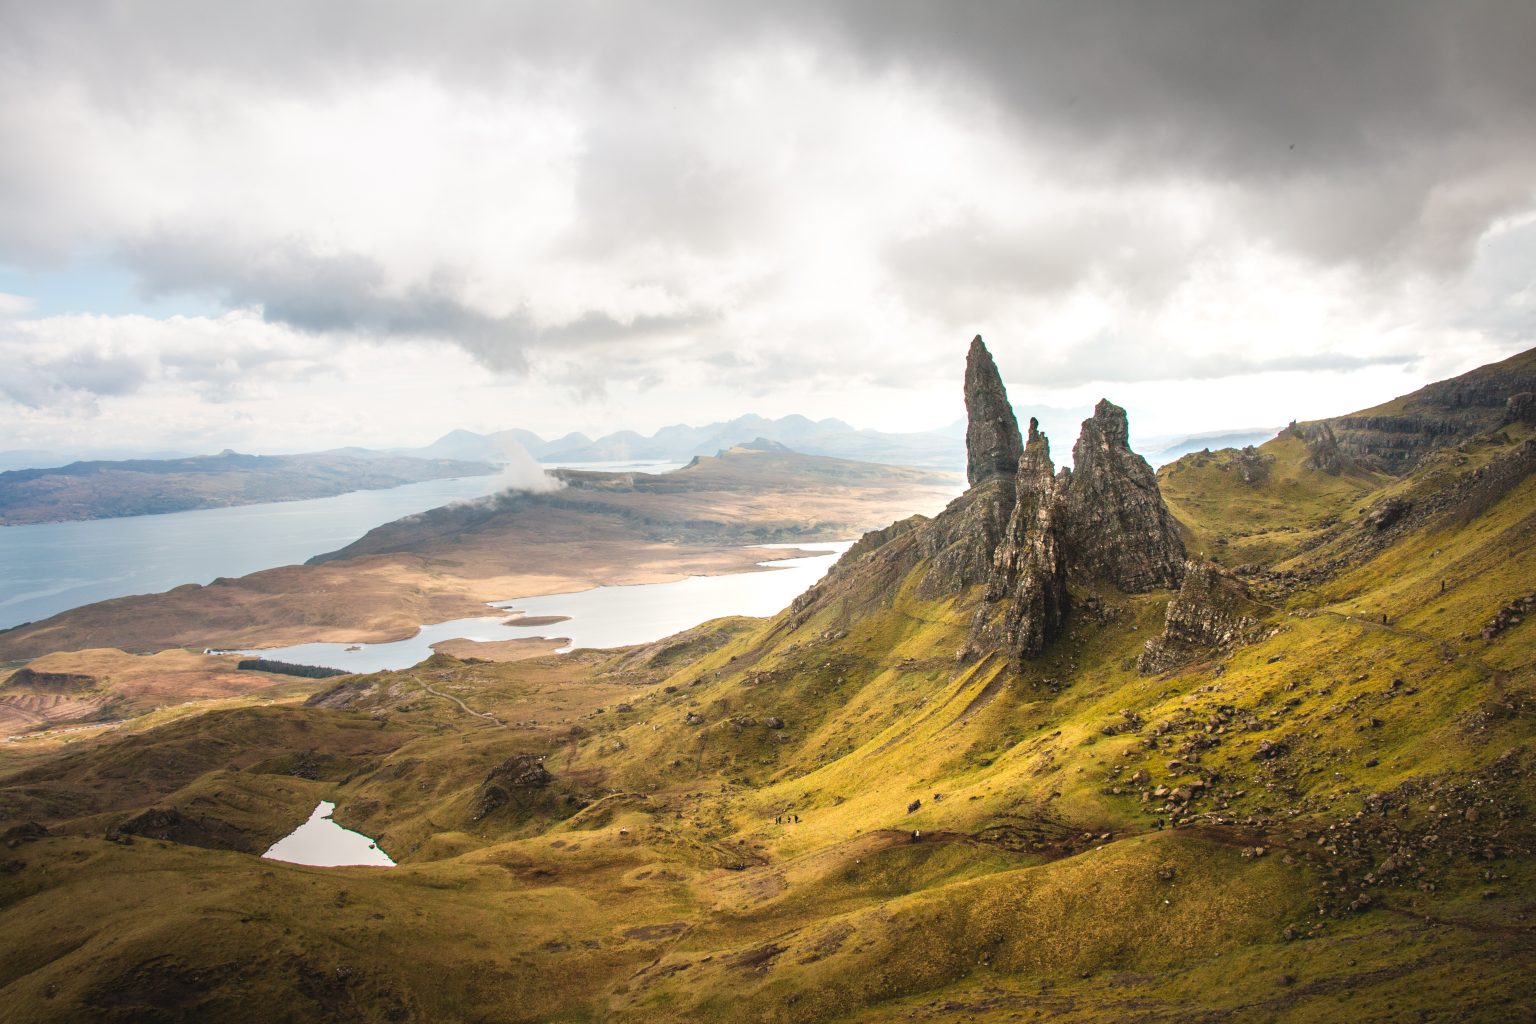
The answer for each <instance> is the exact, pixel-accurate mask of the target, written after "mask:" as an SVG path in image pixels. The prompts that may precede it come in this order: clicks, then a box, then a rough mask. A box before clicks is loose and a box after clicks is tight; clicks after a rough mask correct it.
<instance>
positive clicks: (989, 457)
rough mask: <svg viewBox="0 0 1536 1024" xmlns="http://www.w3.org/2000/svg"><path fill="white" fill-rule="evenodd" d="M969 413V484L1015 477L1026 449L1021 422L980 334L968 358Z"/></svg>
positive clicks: (966, 358) (966, 433) (967, 446)
mask: <svg viewBox="0 0 1536 1024" xmlns="http://www.w3.org/2000/svg"><path fill="white" fill-rule="evenodd" d="M965 412H966V417H967V421H968V422H967V425H966V428H965V456H966V458H965V478H966V482H967V483H969V484H970V485H971V486H972V487H975V486H976V485H977V484H979V483H981V482H982V481H983V480H986V479H987V478H988V477H992V476H998V475H1006V476H1012V475H1013V474H1014V472H1015V471H1016V470H1017V469H1018V466H1019V456H1020V455H1021V454H1022V453H1023V448H1024V445H1023V442H1022V441H1021V440H1020V438H1019V421H1018V420H1017V419H1016V418H1015V417H1014V415H1013V406H1011V405H1009V404H1008V392H1007V391H1006V390H1004V388H1003V379H1002V377H1001V376H999V375H998V372H997V364H996V363H994V362H993V361H992V353H990V352H988V351H987V346H986V345H985V344H983V343H982V340H981V335H979V334H978V335H976V338H975V339H974V340H973V341H972V342H971V350H970V352H969V353H968V354H967V355H966V357H965Z"/></svg>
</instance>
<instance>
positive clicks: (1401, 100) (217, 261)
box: [0, 0, 1536, 427]
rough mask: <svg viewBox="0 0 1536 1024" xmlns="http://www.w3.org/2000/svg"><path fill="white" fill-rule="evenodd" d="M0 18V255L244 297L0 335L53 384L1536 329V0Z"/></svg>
mask: <svg viewBox="0 0 1536 1024" xmlns="http://www.w3.org/2000/svg"><path fill="white" fill-rule="evenodd" d="M0 11H3V12H4V15H5V23H6V25H7V32H6V33H5V35H4V36H3V37H0V136H3V137H4V138H6V139H7V140H8V144H7V145H6V146H5V147H3V148H0V263H9V264H12V265H17V266H23V267H27V268H29V269H31V270H33V271H34V272H35V273H47V272H49V268H65V270H67V268H68V267H69V265H70V262H71V260H74V259H80V258H83V257H84V256H92V257H100V258H103V259H106V260H109V261H111V262H113V263H115V264H116V265H117V266H118V267H120V268H122V269H124V270H126V271H127V272H128V273H130V274H131V275H133V277H134V279H135V280H136V281H137V283H138V284H139V286H140V287H141V288H142V289H143V291H144V292H145V294H146V295H148V296H152V297H159V298H161V299H166V298H173V297H175V296H178V295H190V296H196V297H199V298H207V299H211V300H212V301H214V302H216V303H219V304H222V305H223V306H224V307H226V308H228V309H230V310H231V311H232V313H231V316H230V317H227V318H220V317H213V318H183V319H185V320H187V321H188V322H187V323H182V324H171V323H170V321H165V322H164V323H165V324H166V325H168V326H163V327H155V326H154V325H153V324H143V323H138V322H129V321H127V320H121V321H114V323H113V324H112V325H104V324H102V323H98V322H95V321H91V320H89V319H88V318H49V320H48V321H38V322H37V323H46V324H47V326H33V327H26V328H17V327H14V326H12V327H8V328H5V330H6V331H8V332H9V333H8V334H7V335H5V337H6V338H8V339H10V340H8V341H7V340H4V339H0V347H4V346H9V348H8V349H7V352H8V355H9V356H10V357H11V358H14V359H15V360H17V362H16V363H15V364H13V365H16V366H17V367H18V369H17V371H16V372H15V373H14V374H13V375H12V380H11V382H10V383H8V384H7V385H6V389H7V394H9V395H10V396H11V398H12V400H13V401H15V402H25V403H30V404H29V406H28V407H30V408H41V407H43V406H46V405H47V404H48V403H49V402H63V401H65V400H66V397H65V396H73V397H71V398H69V399H68V400H69V401H78V402H92V401H94V402H98V403H99V402H102V401H105V402H106V403H107V406H108V407H111V408H117V407H119V406H121V405H123V402H122V401H120V400H122V399H126V398H128V397H130V396H133V395H148V394H149V393H151V392H153V393H155V394H157V395H161V396H164V395H170V394H176V395H180V396H183V397H188V398H189V400H195V401H197V402H204V403H209V404H217V405H220V406H222V407H223V410H224V412H226V413H229V414H233V412H234V410H235V409H236V408H237V407H238V408H240V409H242V410H246V411H247V412H248V413H249V415H251V416H253V417H259V416H260V413H259V411H258V407H256V406H247V405H245V404H243V403H245V402H247V401H249V400H252V396H254V395H256V394H258V393H259V392H261V391H262V390H263V389H264V388H266V387H268V382H273V386H276V383H286V384H289V385H291V386H299V385H298V384H297V383H295V382H305V381H308V382H314V381H318V380H321V379H325V380H329V381H331V382H332V384H333V386H339V385H337V382H339V381H342V380H350V381H361V380H364V379H374V378H371V377H369V376H368V375H367V373H365V372H364V370H363V369H360V368H358V367H355V366H340V365H339V364H337V363H336V362H335V360H337V359H340V358H343V356H342V355H341V354H342V353H346V358H352V359H358V360H363V361H367V360H374V361H378V362H380V363H381V364H388V365H389V366H390V367H391V369H390V370H389V371H388V372H389V373H390V374H393V373H394V372H396V371H395V369H394V368H396V367H404V366H407V365H409V366H413V367H414V366H421V365H430V364H431V362H432V361H433V360H436V361H437V362H438V363H440V364H441V365H443V366H445V367H448V366H451V367H453V368H454V372H459V369H460V368H461V367H462V366H463V365H464V361H463V359H461V358H459V356H460V355H462V356H465V357H468V358H470V359H473V360H474V361H475V364H476V365H477V366H478V367H479V368H480V369H481V371H482V372H484V374H485V376H486V377H487V378H489V382H488V383H486V384H485V386H486V387H487V388H498V387H502V386H510V385H508V384H506V382H509V381H514V382H515V381H520V382H522V385H523V388H524V390H523V392H521V393H520V394H519V401H518V403H517V404H516V405H514V406H513V407H512V409H510V410H509V412H508V413H507V415H508V416H512V415H514V412H515V411H516V410H523V409H533V408H535V407H537V408H540V409H544V410H546V412H547V414H549V415H557V414H558V415H565V414H566V413H565V409H564V407H565V406H569V405H571V404H573V403H574V404H576V405H577V406H579V408H580V409H583V410H587V411H588V414H589V415H592V416H602V417H610V416H620V415H626V416H630V417H634V418H636V419H635V421H634V422H631V423H625V424H623V425H634V426H640V425H643V422H644V421H650V422H653V423H654V422H659V421H666V420H668V419H676V418H678V414H677V412H676V406H677V405H678V404H679V403H680V402H687V403H690V404H692V405H695V406H698V405H702V404H705V403H709V402H720V403H722V404H725V403H727V402H737V403H739V402H742V401H746V400H751V401H763V402H769V401H775V402H785V403H790V402H794V401H799V400H801V399H802V397H803V398H804V400H806V401H809V400H812V398H813V397H815V396H820V397H819V398H816V400H822V401H826V402H827V403H829V407H827V408H824V409H822V410H820V412H822V413H823V414H832V413H838V412H841V411H842V410H841V409H840V408H838V407H836V406H835V405H834V404H833V403H835V402H836V401H839V399H838V398H837V397H836V396H839V395H841V396H843V397H842V398H841V399H840V400H841V401H843V402H849V403H862V408H864V409H867V410H871V413H870V414H871V415H874V414H878V413H880V410H881V409H883V408H884V406H882V405H881V404H880V403H883V402H884V403H888V402H892V401H895V402H897V403H902V402H905V403H908V404H912V403H916V402H917V401H918V399H917V397H915V396H918V395H921V396H922V399H921V400H922V401H923V402H927V401H929V397H928V396H930V395H932V394H939V393H941V391H942V389H943V388H946V387H948V386H949V385H950V384H951V383H952V381H953V378H954V376H955V359H954V354H953V352H952V351H951V348H952V343H953V344H961V345H963V342H964V341H965V340H967V339H968V337H969V335H970V334H971V333H974V332H977V331H980V332H982V333H984V334H985V335H986V336H987V337H988V338H989V341H993V343H994V345H995V347H996V348H997V349H998V351H999V354H1000V358H1001V359H1002V360H1003V361H1004V363H1005V369H1007V370H1009V371H1010V373H1011V374H1013V375H1014V378H1016V379H1018V380H1020V381H1021V385H1020V386H1021V387H1025V388H1029V387H1033V388H1036V389H1040V390H1044V389H1049V388H1058V389H1071V388H1077V387H1086V386H1088V385H1090V384H1093V383H1094V382H1115V383H1120V382H1123V383H1126V384H1132V383H1137V382H1153V383H1155V382H1161V381H1168V380H1188V381H1221V380H1224V379H1237V378H1239V377H1243V378H1247V377H1251V376H1252V375H1255V374H1287V373H1296V374H1303V373H1312V374H1321V373H1326V372H1332V373H1345V372H1360V373H1368V372H1372V373H1373V372H1378V371H1379V372H1381V373H1388V372H1391V373H1397V372H1398V371H1400V370H1405V369H1406V370H1409V371H1412V372H1420V371H1422V372H1429V368H1430V367H1433V366H1440V365H1443V361H1442V362H1437V361H1436V360H1437V359H1439V358H1440V357H1439V356H1437V355H1436V346H1441V345H1444V344H1446V339H1447V338H1455V339H1457V341H1456V344H1457V345H1459V346H1461V348H1462V350H1463V351H1467V352H1470V351H1473V350H1477V351H1484V350H1488V346H1490V345H1491V346H1495V347H1497V346H1502V347H1503V348H1504V349H1505V350H1507V349H1509V348H1513V347H1516V346H1519V345H1521V344H1528V343H1529V341H1528V339H1529V337H1530V335H1531V332H1532V330H1533V324H1532V315H1531V308H1532V307H1531V300H1530V292H1529V287H1530V285H1529V272H1528V271H1529V265H1530V262H1529V258H1528V256H1529V247H1528V244H1527V243H1526V242H1524V241H1521V240H1520V238H1519V237H1516V236H1514V235H1509V234H1508V229H1507V227H1506V226H1507V225H1509V224H1521V223H1526V222H1527V221H1526V220H1525V219H1523V218H1529V216H1530V214H1531V211H1532V210H1536V190H1533V186H1532V182H1536V67H1533V62H1531V61H1530V60H1529V56H1528V54H1527V53H1526V52H1525V51H1526V48H1527V46H1526V41H1527V40H1528V39H1530V38H1531V37H1532V36H1533V35H1536V8H1532V7H1531V6H1530V5H1521V4H1499V3H1492V2H1480V0H1472V2H1469V3H1466V4H1457V5H1454V6H1451V5H1445V4H1440V3H1431V2H1427V0H1399V2H1392V3H1385V2H1378V0H1360V2H1357V3H1350V4H1346V5H1339V4H1322V3H1317V2H1312V0H1301V2H1296V0H1288V2H1284V3H1281V2H1232V0H1178V2H1175V0H1149V2H1146V3H1136V4H1123V3H1106V2H1098V0H1085V2H1082V3H1073V4H1059V3H1045V2H1034V0H1021V2H1016V3H974V4H966V5H964V6H963V7H962V8H956V7H954V6H953V5H949V6H945V5H936V4H931V3H927V2H919V0H844V2H838V3H811V2H808V0H806V2H801V0H791V2H787V3H782V4H773V5H766V4H748V3H716V2H702V0H699V2H692V0H676V2H670V3H658V4H645V5H639V4H629V3H619V2H589V3H573V4H563V5H549V4H535V3H522V2H491V0H483V2H481V0H465V2H464V3H461V4H457V5H455V16H454V17H452V18H446V17H443V16H442V15H441V13H440V12H435V11H432V10H428V9H426V8H424V7H423V6H422V5H420V4H417V3H411V2H405V0H398V2H385V0H376V2H368V3H363V2H361V0H357V2H352V0H336V2H334V3H328V4H325V5H320V6H317V5H314V4H311V3H305V2H300V0H271V2H269V3H264V4H260V5H254V4H252V5H246V4H224V5H217V6H209V5H206V4H201V3H195V2H192V0H166V2H162V3H157V4H153V5H136V4H121V3H114V2H107V0H101V2H91V0H84V2H82V3H78V4H70V5H49V4H24V3H20V2H16V0H0ZM1521 237H1523V236H1521ZM5 302H6V300H4V299H0V316H8V317H12V318H15V317H20V316H22V315H23V314H25V313H26V310H24V309H18V308H9V307H7V306H6V305H5ZM192 321H196V323H195V324H193V323H192ZM18 322H20V321H18ZM18 332H19V333H18ZM107 335H112V336H113V337H119V336H122V337H126V336H128V335H131V336H132V338H133V340H132V341H131V342H128V341H122V340H119V341H117V342H112V343H108V341H105V340H103V339H104V338H105V337H106V336H107ZM17 339H24V341H19V340H17ZM114 346H116V347H114ZM444 346H454V347H455V348H456V349H457V350H458V354H457V355H455V356H454V357H453V358H448V357H445V356H444V355H443V352H444ZM401 372H403V371H401ZM381 379H382V378H381ZM389 379H390V380H391V381H393V380H395V378H394V377H389ZM1011 379H1013V378H1011ZM1381 379H1386V378H1381ZM303 386H305V387H308V386H310V385H309V384H304V385H303ZM389 386H390V387H393V386H394V385H393V384H391V385H389ZM465 386H466V385H465V383H464V381H463V380H455V381H454V382H453V383H452V384H451V385H450V384H445V383H442V382H434V384H433V385H432V387H431V388H427V387H424V388H423V389H422V390H423V391H424V392H425V391H428V390H435V391H443V392H449V391H452V390H455V389H456V390H459V391H460V392H462V391H463V389H464V388H465ZM486 393H487V394H488V395H489V394H490V392H489V391H487V392H486ZM942 393H945V394H947V393H948V392H947V391H942ZM647 395H650V396H651V397H649V398H647V397H646V396H647ZM902 396H905V397H902ZM502 397H503V398H504V399H505V397H506V396H502ZM422 400H423V401H426V399H422ZM361 401H362V398H361V397H359V398H358V399H357V402H359V403H360V402H361ZM487 401H489V399H487ZM946 401H947V400H946ZM540 403H543V404H540ZM361 409H362V407H361V405H359V406H357V407H356V408H354V409H353V410H352V411H351V412H349V413H348V415H349V416H352V417H354V419H355V421H356V422H359V423H362V424H364V425H365V426H366V425H367V416H366V415H365V414H364V413H363V412H362V411H361ZM549 410H554V411H553V412H550V411H549ZM736 411H739V409H738V410H736ZM784 411H789V410H788V409H786V410H784ZM806 411H813V410H809V409H807V410H806ZM451 414H452V410H451V408H449V407H447V406H444V407H443V411H442V412H441V413H440V415H442V416H449V415H451ZM189 415H190V413H189ZM208 415H209V416H210V417H212V416H213V415H214V413H212V412H210V413H208ZM946 418H948V417H947V416H946V415H945V414H943V412H942V410H939V409H935V410H934V411H933V416H932V419H933V421H934V422H943V421H944V420H945V419H946ZM188 422H191V420H189V421H188ZM530 425H533V426H539V424H538V423H530ZM587 425H589V424H588V423H587V422H585V421H577V422H573V423H569V426H572V427H574V426H587ZM1196 426H1199V425H1196Z"/></svg>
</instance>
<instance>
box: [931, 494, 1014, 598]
mask: <svg viewBox="0 0 1536 1024" xmlns="http://www.w3.org/2000/svg"><path fill="white" fill-rule="evenodd" d="M1013 505H1014V490H1013V477H1012V476H994V477H992V478H991V479H988V480H984V481H982V482H981V483H980V484H978V485H976V486H973V487H972V488H971V489H970V490H968V491H966V492H965V493H964V494H962V495H961V496H960V497H958V498H956V499H955V500H954V501H952V502H951V503H950V504H949V507H948V508H946V509H945V510H944V511H943V512H941V513H940V514H939V515H938V516H936V517H934V519H933V521H932V523H931V524H930V526H929V528H928V529H927V530H925V531H923V532H922V533H921V534H920V535H919V536H918V537H917V538H916V539H917V541H918V550H919V552H920V553H921V554H922V556H923V557H925V558H928V559H930V563H929V567H928V572H927V574H926V575H925V576H924V577H923V580H922V582H921V583H920V584H919V585H918V593H919V594H921V595H922V596H924V597H940V596H943V595H946V594H959V593H962V592H963V591H965V590H966V589H967V588H969V587H973V586H975V585H977V584H981V583H986V582H987V581H988V580H989V579H990V578H991V576H992V562H993V558H994V556H995V553H996V551H997V547H998V545H999V544H1001V543H1002V541H1003V535H1004V534H1005V533H1006V532H1007V530H1008V519H1009V516H1011V515H1012V514H1013Z"/></svg>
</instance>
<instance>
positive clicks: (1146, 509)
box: [1057, 399, 1184, 594]
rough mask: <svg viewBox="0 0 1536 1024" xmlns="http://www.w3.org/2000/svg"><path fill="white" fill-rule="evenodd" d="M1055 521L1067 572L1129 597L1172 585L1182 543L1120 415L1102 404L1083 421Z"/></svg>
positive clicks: (1180, 570)
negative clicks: (1103, 581)
mask: <svg viewBox="0 0 1536 1024" xmlns="http://www.w3.org/2000/svg"><path fill="white" fill-rule="evenodd" d="M1072 462H1073V470H1072V475H1071V476H1070V477H1068V478H1067V481H1066V483H1065V485H1064V487H1062V489H1061V495H1060V497H1061V506H1062V507H1061V508H1060V509H1059V510H1058V517H1057V522H1059V523H1060V524H1061V525H1062V530H1063V539H1064V540H1065V541H1066V545H1067V558H1068V561H1069V563H1070V564H1071V567H1072V571H1073V573H1074V574H1081V575H1083V576H1084V577H1096V578H1100V579H1106V580H1109V581H1110V582H1112V583H1114V584H1115V586H1117V587H1119V588H1120V589H1121V590H1123V591H1125V592H1126V593H1130V594H1139V593H1142V592H1144V591H1147V590H1152V589H1153V588H1155V587H1177V586H1178V585H1179V581H1180V580H1182V579H1183V578H1184V542H1183V541H1182V540H1180V539H1179V532H1178V529H1177V527H1176V526H1175V525H1174V521H1173V516H1172V515H1171V514H1170V513H1169V511H1168V506H1167V505H1165V504H1163V495H1162V492H1161V491H1159V490H1158V488H1157V476H1156V475H1155V474H1154V473H1153V472H1152V467H1151V466H1149V465H1147V460H1146V459H1143V458H1142V457H1141V456H1140V455H1137V454H1136V453H1135V452H1133V451H1131V445H1130V430H1129V429H1128V427H1127V425H1126V419H1125V410H1124V409H1122V408H1120V407H1119V406H1118V405H1115V404H1114V403H1112V402H1110V401H1109V400H1108V399H1103V400H1101V401H1100V402H1099V404H1098V405H1097V406H1095V407H1094V410H1093V415H1092V416H1091V417H1090V418H1088V419H1086V420H1084V421H1083V432H1082V434H1081V435H1080V436H1079V437H1078V439H1077V444H1076V445H1075V446H1073V448H1072Z"/></svg>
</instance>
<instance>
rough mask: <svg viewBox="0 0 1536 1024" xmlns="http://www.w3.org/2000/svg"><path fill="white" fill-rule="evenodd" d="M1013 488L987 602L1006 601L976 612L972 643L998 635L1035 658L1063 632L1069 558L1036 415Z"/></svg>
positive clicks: (1014, 650)
mask: <svg viewBox="0 0 1536 1024" xmlns="http://www.w3.org/2000/svg"><path fill="white" fill-rule="evenodd" d="M1014 494H1015V502H1014V506H1013V512H1012V514H1011V515H1010V517H1009V520H1008V528H1007V530H1006V532H1005V533H1004V535H1003V539H1002V542H1001V543H1000V544H999V545H998V547H997V551H996V554H995V555H994V556H993V560H992V574H991V577H990V578H989V579H988V581H987V600H988V602H1003V601H1005V599H1006V602H1005V603H1004V604H1003V605H1002V608H1001V612H1000V613H994V612H993V611H992V610H991V609H989V608H987V607H983V608H982V609H981V610H980V611H979V612H978V613H977V619H976V622H975V623H974V624H973V626H972V631H973V636H972V642H971V646H972V647H973V648H975V647H978V646H980V644H981V643H982V642H984V641H985V640H987V639H989V638H991V637H994V636H995V638H996V639H997V640H999V641H1001V643H1002V644H1003V645H1004V646H1005V647H1006V648H1007V649H1008V651H1009V653H1010V654H1011V655H1012V656H1013V657H1015V658H1033V657H1036V656H1038V655H1039V654H1040V652H1041V651H1043V650H1044V649H1045V646H1046V644H1048V643H1050V642H1051V641H1052V640H1054V639H1056V637H1058V636H1060V635H1061V630H1062V625H1063V623H1064V622H1065V619H1066V614H1067V604H1068V598H1067V570H1066V563H1065V562H1064V561H1063V560H1062V557H1061V545H1060V543H1059V541H1058V538H1057V531H1056V479H1055V468H1054V467H1053V466H1052V464H1051V445H1050V441H1049V440H1048V439H1047V438H1046V436H1045V435H1044V434H1042V433H1040V430H1039V423H1037V422H1036V421H1035V420H1034V419H1033V418H1031V419H1030V421H1029V439H1028V441H1027V442H1026V443H1025V446H1024V455H1023V456H1022V457H1021V458H1020V459H1019V471H1018V476H1017V477H1016V478H1015V482H1014Z"/></svg>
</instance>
